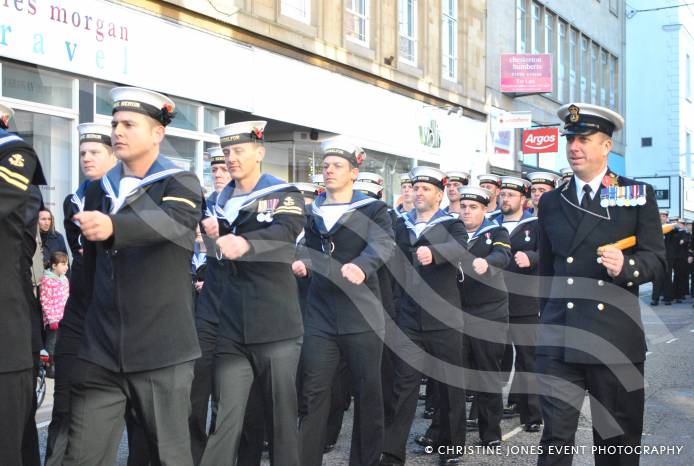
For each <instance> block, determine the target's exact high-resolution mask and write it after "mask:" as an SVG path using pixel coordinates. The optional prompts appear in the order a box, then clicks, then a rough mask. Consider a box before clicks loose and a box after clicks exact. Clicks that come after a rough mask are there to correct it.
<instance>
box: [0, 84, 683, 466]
mask: <svg viewBox="0 0 694 466" xmlns="http://www.w3.org/2000/svg"><path fill="white" fill-rule="evenodd" d="M111 97H112V100H113V118H112V122H111V126H110V127H108V126H103V125H98V124H92V123H85V124H81V125H79V127H78V130H79V141H80V147H79V157H80V165H81V167H82V171H83V174H84V176H85V179H86V181H85V182H84V183H83V184H82V185H80V187H79V188H78V190H77V191H76V192H75V193H74V194H73V195H71V196H69V197H68V198H67V199H66V200H65V203H64V212H65V231H66V236H67V243H68V245H69V248H70V252H71V256H72V261H71V263H70V271H69V276H70V281H69V297H68V298H67V303H64V301H63V303H64V304H62V307H64V316H63V317H62V320H60V323H59V324H58V323H57V321H53V320H47V321H46V322H45V324H46V325H47V326H48V327H50V330H51V331H54V332H55V340H56V341H55V345H54V348H52V349H51V356H52V357H53V358H54V361H55V404H54V408H53V418H52V421H51V424H50V427H49V434H48V442H47V450H46V464H47V465H62V464H64V465H101V464H114V462H115V460H116V456H117V450H118V445H119V443H120V440H121V437H122V434H123V431H124V430H125V429H127V433H128V444H129V445H128V446H129V460H128V463H129V464H135V465H147V464H152V465H155V464H162V465H203V466H220V465H239V466H252V465H259V464H260V458H261V455H262V452H263V450H264V449H267V450H268V451H269V456H270V463H271V464H273V465H277V466H298V465H301V466H320V465H321V464H323V455H324V453H325V452H328V451H330V450H331V449H332V448H334V446H335V443H336V441H337V438H338V436H339V433H340V428H341V426H342V419H343V415H344V412H345V410H346V408H347V407H349V406H350V404H351V403H352V401H353V403H354V408H353V413H354V422H353V431H352V436H351V439H352V441H351V448H350V459H349V463H350V465H352V466H377V465H384V466H386V465H403V464H406V462H407V458H408V455H412V454H421V452H418V451H417V452H411V451H408V449H407V442H408V438H409V436H410V431H411V428H412V425H413V422H414V416H415V412H416V408H417V403H418V400H419V398H420V384H421V383H422V381H423V378H425V379H426V384H427V402H426V403H427V404H426V410H425V415H426V416H427V417H429V418H430V419H431V425H430V427H429V429H428V430H427V431H426V432H425V433H420V435H417V437H416V442H417V443H418V444H419V445H421V446H422V447H423V450H422V452H429V453H430V452H434V453H435V454H437V455H438V462H439V464H441V465H450V464H458V463H459V462H461V461H464V455H463V454H462V452H463V447H464V446H465V445H466V442H469V441H471V440H472V439H475V440H476V438H477V436H475V435H467V434H468V433H469V432H468V431H469V430H474V431H476V432H477V434H478V437H479V440H478V441H479V444H480V445H483V446H486V447H495V446H498V445H500V444H501V442H502V433H501V427H500V423H501V419H502V418H503V417H504V414H505V413H506V414H509V413H518V414H519V415H520V423H521V425H522V426H523V428H524V429H525V430H526V431H529V432H540V431H541V432H542V438H541V443H540V445H539V452H540V454H539V456H538V464H542V465H545V464H547V465H549V464H552V465H555V464H556V465H568V464H571V462H572V457H571V454H570V450H567V449H565V448H564V447H567V446H569V447H570V446H572V445H573V444H574V435H575V432H576V428H577V424H578V417H579V414H580V410H581V407H582V405H583V402H584V397H585V393H586V392H587V393H588V395H589V396H590V409H591V411H592V413H593V416H592V419H593V429H594V442H595V444H596V445H614V446H620V447H625V446H632V447H634V446H637V445H640V442H641V431H642V426H643V406H644V384H643V382H644V380H643V371H644V360H645V352H646V344H645V337H644V331H643V325H642V322H641V317H640V306H639V300H638V287H639V285H641V284H643V283H647V282H651V281H654V282H656V283H666V281H667V280H666V273H667V270H671V267H672V266H673V264H672V263H671V259H670V249H669V248H668V250H667V255H666V247H665V245H666V244H669V243H668V241H670V242H672V240H668V239H667V236H666V240H665V241H664V239H663V230H662V228H661V221H660V220H659V214H658V208H657V204H656V201H655V196H654V191H653V189H652V188H651V186H649V185H645V184H639V183H638V182H636V181H634V180H630V179H627V178H624V177H622V176H618V175H617V174H615V173H613V172H612V171H611V170H610V169H609V167H608V166H607V158H608V154H609V153H610V149H611V147H612V134H613V132H614V131H619V130H620V129H622V127H623V125H624V121H623V119H622V117H621V116H620V115H618V114H616V113H615V112H613V111H611V110H608V109H606V108H602V107H598V106H595V105H590V104H581V103H576V104H570V105H565V106H563V107H562V108H561V109H560V110H559V115H558V116H559V118H560V120H561V122H562V123H563V124H564V131H563V134H564V136H566V138H567V144H566V146H567V161H568V164H569V166H570V168H568V169H567V170H562V173H561V175H557V174H554V173H549V172H535V173H529V174H527V175H526V176H525V178H522V177H519V176H497V175H494V174H484V175H480V176H478V177H477V183H475V184H474V185H473V183H472V179H471V175H470V173H467V172H465V171H449V172H443V171H441V170H439V169H437V168H433V167H425V166H420V167H415V168H414V169H413V170H412V171H411V172H410V173H406V174H403V175H402V176H401V177H400V184H401V193H400V194H401V196H400V198H401V201H402V202H401V203H399V204H398V205H396V206H393V207H392V208H389V207H388V206H387V205H386V204H385V203H384V202H383V201H382V200H381V197H382V194H383V179H382V178H381V177H380V176H379V175H378V174H376V173H366V172H362V171H360V170H359V167H360V166H361V164H362V162H363V161H364V159H365V157H368V155H367V154H366V153H365V152H364V150H363V149H361V148H360V147H358V146H357V145H355V144H354V143H353V142H352V141H350V140H349V139H348V138H346V137H341V136H338V137H335V138H333V139H330V140H328V141H326V142H324V143H323V145H322V147H321V152H322V164H321V169H322V173H321V174H320V175H316V176H315V177H314V179H313V180H312V183H288V182H286V181H284V180H281V179H278V178H276V177H274V176H272V175H270V174H268V173H263V171H262V162H263V158H264V157H265V146H264V143H265V141H266V135H265V122H264V121H247V122H240V123H234V124H231V125H227V126H224V127H222V128H218V129H217V130H216V133H217V134H218V135H219V147H216V148H213V149H211V150H210V151H209V152H210V164H211V171H212V173H213V177H214V186H215V192H213V193H212V194H211V195H209V196H208V197H207V198H205V196H204V194H203V192H202V189H201V187H200V181H199V180H198V179H197V177H196V176H195V175H194V174H192V173H191V172H189V171H186V170H183V169H181V168H180V167H178V166H177V165H175V164H174V163H173V162H171V161H170V160H169V159H168V158H167V157H165V156H164V155H161V154H160V150H159V148H160V144H161V143H162V141H163V139H164V137H165V135H166V126H167V125H168V124H169V123H170V122H171V121H172V119H173V118H174V117H175V107H174V104H173V101H172V100H170V99H169V98H167V97H166V96H163V95H161V94H157V93H155V92H151V91H148V90H145V89H139V88H131V87H120V88H115V89H113V90H112V95H111ZM12 115H13V112H12V109H10V108H9V107H6V106H4V105H0V116H1V117H2V119H0V193H1V195H2V203H0V218H1V219H2V224H1V226H0V247H1V248H2V250H3V252H4V257H5V258H6V260H5V261H3V265H2V267H3V268H4V272H5V273H4V276H5V277H6V280H7V281H6V284H5V285H4V286H3V287H1V289H0V309H2V310H1V311H0V312H2V314H3V317H4V321H5V325H4V326H2V327H0V351H1V352H2V354H3V357H2V359H1V360H0V395H1V396H0V407H1V410H2V412H3V416H0V434H1V435H0V464H8V465H10V464H32V461H33V460H30V459H29V458H38V455H37V451H35V452H32V451H30V450H32V449H34V450H35V449H37V448H38V447H37V446H36V444H35V442H32V440H31V438H32V433H31V432H32V431H33V436H34V437H35V425H34V421H33V414H34V412H35V405H34V406H32V405H33V403H34V401H32V393H33V390H32V386H33V380H32V379H33V378H34V376H33V374H32V370H33V367H34V361H33V360H32V328H31V327H32V323H31V318H30V311H29V307H30V304H29V303H30V302H31V299H32V297H31V293H32V286H31V280H32V279H31V273H30V270H31V261H32V256H33V251H34V250H35V246H36V245H35V237H36V228H37V225H36V222H37V219H38V210H39V206H40V205H41V201H40V192H39V190H38V188H37V186H39V185H41V184H45V179H44V177H43V174H42V170H41V165H40V162H39V158H38V156H37V155H36V153H35V152H34V150H33V149H32V148H31V147H30V146H29V145H28V144H26V143H25V142H24V141H23V140H22V139H21V138H20V137H19V136H17V135H16V134H13V133H11V132H9V131H8V129H9V126H10V122H11V120H12ZM37 193H38V197H37ZM444 197H446V198H447V204H446V205H447V206H446V208H445V209H443V208H442V203H443V201H444ZM627 237H634V238H635V239H634V240H633V242H632V243H631V245H630V246H629V247H623V246H620V245H619V244H620V243H619V241H620V240H621V239H623V238H627ZM678 238H679V236H678ZM688 239H689V238H687V240H688ZM682 240H683V241H684V237H682ZM687 244H689V243H688V242H687ZM676 246H677V247H679V245H676ZM674 247H675V246H673V248H674ZM61 254H62V253H61ZM63 256H65V254H63ZM51 257H53V256H51ZM51 261H52V262H51V263H53V262H55V264H54V265H55V267H54V271H55V277H54V278H55V280H57V281H56V284H55V286H56V287H58V286H60V283H62V284H63V285H62V286H63V287H64V288H66V287H67V286H68V285H67V281H66V280H63V279H61V277H62V276H63V275H65V271H64V270H63V269H66V268H67V266H66V262H65V259H64V258H63V257H62V256H60V255H59V254H57V255H56V257H55V258H54V259H51ZM61 264H62V265H61ZM61 271H62V272H61ZM61 280H63V281H62V282H61ZM47 289H48V286H47ZM664 289H665V291H664V293H665V299H666V303H667V302H669V300H671V299H673V298H676V296H677V295H675V296H673V292H672V287H671V286H668V285H667V284H666V285H665V288H664ZM659 294H660V293H659V292H657V291H656V292H655V294H654V297H653V300H654V303H657V302H658V300H659ZM51 299H52V300H53V301H55V300H59V299H60V298H59V297H52V298H51ZM48 301H50V302H52V301H51V300H48ZM59 307H61V306H59ZM62 307H61V308H62ZM39 325H40V324H39ZM511 373H513V380H512V382H511V390H510V393H509V396H508V399H507V400H504V399H503V396H502V387H503V386H505V385H506V384H507V383H508V382H510V380H509V377H510V374H511ZM470 401H472V404H471V408H470V409H469V410H468V409H467V408H466V406H467V405H466V402H470ZM473 441H474V440H473ZM449 447H450V448H449ZM550 447H553V448H550ZM638 462H639V458H638V455H637V454H635V453H633V451H627V452H624V450H623V449H621V448H620V449H619V453H615V454H609V453H605V452H601V453H598V454H596V464H610V465H611V464H615V465H616V464H619V465H627V464H638Z"/></svg>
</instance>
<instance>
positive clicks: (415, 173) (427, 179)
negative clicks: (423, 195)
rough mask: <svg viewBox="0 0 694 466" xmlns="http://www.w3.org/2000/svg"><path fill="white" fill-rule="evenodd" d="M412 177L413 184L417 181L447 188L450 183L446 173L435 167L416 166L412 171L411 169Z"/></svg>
mask: <svg viewBox="0 0 694 466" xmlns="http://www.w3.org/2000/svg"><path fill="white" fill-rule="evenodd" d="M410 179H412V184H413V185H414V184H417V183H429V184H433V185H434V186H436V187H437V188H439V189H441V190H443V189H445V187H446V185H447V184H448V179H447V178H446V174H445V173H444V172H443V171H441V170H439V169H438V168H434V167H414V168H413V169H412V171H410Z"/></svg>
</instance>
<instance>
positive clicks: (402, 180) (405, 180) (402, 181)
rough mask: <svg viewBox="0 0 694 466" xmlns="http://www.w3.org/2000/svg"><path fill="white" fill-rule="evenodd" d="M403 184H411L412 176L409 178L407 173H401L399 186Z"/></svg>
mask: <svg viewBox="0 0 694 466" xmlns="http://www.w3.org/2000/svg"><path fill="white" fill-rule="evenodd" d="M404 184H412V178H410V174H409V173H403V174H402V175H400V186H402V185H404Z"/></svg>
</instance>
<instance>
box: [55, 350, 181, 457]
mask: <svg viewBox="0 0 694 466" xmlns="http://www.w3.org/2000/svg"><path fill="white" fill-rule="evenodd" d="M72 374H73V382H72V398H71V407H70V408H71V409H70V411H71V412H70V432H69V436H68V445H67V451H66V453H65V460H64V463H63V464H64V465H66V466H71V465H101V464H114V463H115V462H116V456H117V452H118V445H119V443H120V440H121V437H122V435H123V429H124V427H125V417H126V413H127V411H128V410H129V409H132V410H133V412H134V413H135V415H136V416H137V421H138V423H139V424H140V425H141V426H142V428H143V429H144V436H145V438H146V439H147V441H146V442H144V443H145V444H147V443H148V444H149V445H151V446H152V449H153V451H152V462H153V463H155V464H158V463H161V464H168V465H192V464H193V458H192V455H191V452H190V432H189V429H188V417H189V415H190V385H191V382H192V380H193V361H190V362H185V363H181V364H176V365H173V366H169V367H165V368H162V369H154V370H149V371H142V372H132V373H122V372H111V371H109V370H107V369H104V368H103V367H100V366H98V365H95V364H92V363H89V362H87V361H84V360H79V362H78V364H77V365H76V366H75V368H74V370H73V372H72Z"/></svg>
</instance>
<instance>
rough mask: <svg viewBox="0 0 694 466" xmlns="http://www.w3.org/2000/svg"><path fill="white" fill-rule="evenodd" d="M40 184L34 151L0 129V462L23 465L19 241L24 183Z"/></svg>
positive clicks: (24, 368) (28, 193) (24, 343)
mask: <svg viewBox="0 0 694 466" xmlns="http://www.w3.org/2000/svg"><path fill="white" fill-rule="evenodd" d="M40 184H45V179H44V177H43V171H42V169H41V163H40V162H39V159H38V156H37V155H36V153H35V152H34V150H33V149H32V148H31V146H29V145H28V144H27V143H25V142H24V141H23V140H22V139H21V138H20V137H19V136H16V135H15V134H12V133H9V132H8V131H5V130H4V129H0V199H2V201H0V250H1V251H2V261H0V263H1V264H2V265H0V267H1V269H0V274H1V275H2V277H3V283H2V286H0V312H1V313H2V326H0V354H2V357H0V412H2V415H0V464H8V465H10V464H12V465H14V464H22V463H23V455H22V442H23V437H25V435H24V434H25V429H26V428H27V425H28V423H30V422H33V420H32V419H31V414H32V405H33V399H34V396H35V394H34V391H33V386H34V380H32V379H33V377H32V369H33V359H32V341H31V335H32V332H31V318H30V315H31V303H29V302H28V300H27V298H28V297H27V293H26V291H27V289H28V288H31V278H30V276H31V272H30V263H31V256H29V255H28V253H27V251H28V249H27V247H26V243H25V241H24V240H25V234H26V231H27V230H26V229H27V225H26V223H27V222H26V219H27V217H28V216H30V215H29V214H30V212H27V209H28V206H29V205H31V206H32V210H34V212H33V215H34V216H38V204H37V203H36V202H34V201H33V194H32V190H30V186H31V185H40ZM35 448H37V446H33V448H32V449H35ZM31 453H38V452H24V458H28V457H30V456H32V457H36V456H38V455H37V454H31ZM27 455H28V456H27Z"/></svg>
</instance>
